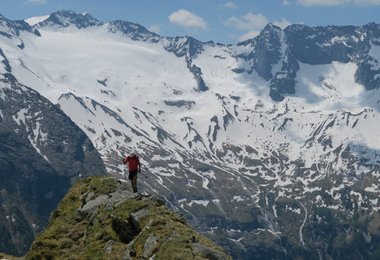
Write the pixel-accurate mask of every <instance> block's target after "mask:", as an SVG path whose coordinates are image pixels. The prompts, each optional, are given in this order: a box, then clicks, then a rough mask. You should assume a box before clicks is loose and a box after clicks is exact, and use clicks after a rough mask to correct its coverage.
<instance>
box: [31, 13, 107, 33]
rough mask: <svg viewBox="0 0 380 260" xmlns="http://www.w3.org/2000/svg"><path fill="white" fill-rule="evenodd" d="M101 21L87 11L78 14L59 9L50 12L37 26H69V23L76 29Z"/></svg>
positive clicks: (94, 24) (95, 24)
mask: <svg viewBox="0 0 380 260" xmlns="http://www.w3.org/2000/svg"><path fill="white" fill-rule="evenodd" d="M101 24H102V23H101V22H100V21H99V20H97V19H95V18H94V17H93V16H92V15H91V14H89V13H82V14H78V13H75V12H74V11H71V10H59V11H57V12H54V13H52V14H51V15H50V16H49V18H47V19H46V20H44V21H42V22H40V23H38V24H37V26H38V27H49V26H59V27H69V26H71V25H73V26H75V27H77V28H78V29H82V28H87V27H91V26H97V25H101Z"/></svg>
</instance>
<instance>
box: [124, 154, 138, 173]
mask: <svg viewBox="0 0 380 260" xmlns="http://www.w3.org/2000/svg"><path fill="white" fill-rule="evenodd" d="M123 163H124V164H128V171H130V172H134V171H140V160H139V157H138V156H137V155H135V154H133V155H128V156H127V157H125V158H124V160H123Z"/></svg>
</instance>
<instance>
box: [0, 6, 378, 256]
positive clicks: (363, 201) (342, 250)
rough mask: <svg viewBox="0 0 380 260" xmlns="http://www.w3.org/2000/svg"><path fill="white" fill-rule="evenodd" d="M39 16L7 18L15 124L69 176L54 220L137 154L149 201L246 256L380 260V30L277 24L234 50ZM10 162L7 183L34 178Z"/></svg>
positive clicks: (6, 122)
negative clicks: (66, 203)
mask: <svg viewBox="0 0 380 260" xmlns="http://www.w3.org/2000/svg"><path fill="white" fill-rule="evenodd" d="M28 21H37V23H35V22H34V23H31V24H32V25H30V24H28V23H26V22H24V21H10V20H8V19H7V18H5V17H2V16H1V17H0V50H1V51H0V56H1V57H0V59H2V60H1V64H0V65H1V66H0V78H1V80H2V84H1V85H0V116H1V120H0V129H3V128H5V129H8V130H7V131H8V132H11V133H12V135H13V133H17V131H18V130H17V129H18V128H20V127H21V128H22V129H23V130H22V131H24V132H23V133H24V134H22V138H21V137H17V138H16V137H15V138H16V139H17V141H18V142H20V147H21V146H25V147H28V150H27V151H25V153H27V154H34V155H35V156H36V157H38V158H39V160H40V161H41V165H44V167H45V168H46V171H47V172H48V173H49V174H52V176H56V179H55V181H56V183H60V181H66V183H67V185H66V186H62V187H61V186H60V188H62V189H59V188H58V187H55V186H54V185H53V187H52V188H51V189H52V190H54V192H57V196H56V197H55V198H56V199H55V200H54V201H51V202H52V204H51V205H50V206H49V207H47V208H46V212H48V211H49V212H50V211H51V209H52V208H53V205H54V203H56V202H57V201H58V198H60V197H61V196H62V195H61V194H62V193H63V190H66V189H67V188H66V187H67V186H68V185H69V183H70V180H73V178H76V177H78V176H79V174H82V175H86V174H104V173H105V172H107V174H109V175H112V176H116V177H122V175H123V173H124V172H125V169H124V168H123V167H124V166H123V165H122V163H121V158H122V157H123V156H124V155H125V154H127V153H128V152H130V151H132V150H134V151H137V152H138V153H139V154H140V156H141V159H142V163H143V173H142V174H141V176H140V177H139V185H140V190H143V191H145V192H149V193H154V194H158V195H159V196H162V198H164V199H165V200H166V203H167V204H168V205H169V206H171V207H172V208H173V209H175V210H178V211H179V212H181V213H183V214H184V216H185V217H186V219H187V220H188V221H189V222H190V223H191V224H192V225H193V226H194V227H195V228H196V229H198V230H200V231H202V232H203V233H204V234H206V235H208V236H209V237H211V238H213V239H214V241H216V242H217V243H219V244H220V245H222V246H223V247H224V248H226V249H227V250H228V251H229V253H230V254H231V255H232V256H233V257H234V259H252V258H260V257H264V256H265V257H271V258H273V259H293V258H297V257H299V258H311V259H316V258H318V259H320V258H322V259H323V258H326V259H327V258H329V257H331V258H334V259H345V258H347V257H350V258H358V259H359V258H369V257H376V256H378V254H379V253H378V252H380V251H379V249H380V244H379V236H380V233H379V228H380V224H379V223H380V222H379V214H378V212H379V209H380V202H379V200H378V196H379V192H380V190H379V176H380V124H379V118H380V114H379V110H380V91H379V88H380V65H379V61H380V25H378V24H375V23H370V24H367V25H363V26H326V27H308V26H305V25H291V26H288V27H287V28H285V29H281V28H279V27H277V26H274V25H272V24H269V25H267V26H266V27H265V28H264V30H263V31H262V32H261V33H260V35H258V36H257V37H256V38H253V39H250V40H248V41H245V42H241V43H238V44H235V45H225V44H220V43H214V42H200V41H198V40H196V39H194V38H192V37H188V36H186V37H162V36H160V35H157V34H155V33H152V32H149V31H148V30H147V29H146V28H144V27H143V26H141V25H138V24H135V23H131V22H126V21H111V22H100V21H98V20H97V19H95V18H94V17H92V16H91V15H90V14H88V13H86V14H77V13H74V12H72V11H58V12H56V13H53V14H51V15H50V16H46V17H44V18H40V19H32V20H28ZM1 93H3V94H1ZM11 93H14V94H11ZM16 93H17V95H19V97H17V100H18V102H19V103H18V105H17V106H15V108H14V109H12V110H9V105H8V104H7V102H9V100H10V99H9V95H16ZM30 93H33V96H36V97H38V98H36V99H35V101H33V102H32V103H30V102H31V101H28V100H29V96H30V95H32V94H30ZM20 100H21V101H22V100H24V101H22V102H21V101H20ZM38 100H43V101H38ZM41 103H46V107H42V106H41V105H38V104H41ZM52 113H53V114H52ZM17 115H18V116H17ZM27 115H30V116H27ZM58 115H59V116H58ZM49 116H50V117H52V118H54V119H57V118H61V119H60V120H61V121H59V122H60V123H58V122H57V123H52V122H53V121H49V120H47V118H50V117H49ZM40 118H44V119H46V123H45V122H44V123H38V122H39V121H38V120H39V119H40ZM27 119H28V120H27ZM26 121H28V122H30V123H29V125H27V124H26V123H25V122H26ZM47 121H49V122H50V123H49V124H50V125H49V126H45V124H47ZM61 126H62V127H61ZM66 126H67V127H66ZM70 127H71V129H72V132H71V136H72V138H73V139H72V141H62V140H64V139H66V138H63V137H62V136H63V135H64V133H63V132H65V131H69V132H70V131H71V130H67V129H68V128H70ZM78 127H79V128H78ZM66 128H67V129H66ZM20 131H21V130H20ZM62 131H63V132H62ZM50 138H52V139H54V138H55V140H56V141H54V142H53V141H50ZM67 138H69V137H67ZM87 138H88V139H87ZM2 140H7V139H1V142H0V145H3V143H4V142H5V141H4V142H3V141H2ZM70 140H71V137H70ZM89 140H91V143H90V142H89ZM55 142H57V143H55ZM66 143H70V144H73V146H71V148H65V145H66ZM84 144H86V145H87V146H86V147H87V148H85V149H84V148H83V149H78V147H83V145H84ZM49 145H52V147H50V148H49V147H47V146H49ZM92 145H93V146H94V148H95V149H93V148H92ZM75 147H76V148H75ZM13 150H15V151H16V152H14V153H15V154H16V155H17V156H16V157H17V158H19V157H20V155H19V154H18V153H19V151H20V149H13ZM2 151H3V150H1V151H0V153H1V152H2ZM52 151H55V152H56V156H57V157H54V156H53V153H52ZM88 152H89V153H90V154H87V153H88ZM98 153H99V154H100V155H98ZM1 156H2V157H1V158H4V159H1V160H0V164H1V170H0V172H1V175H0V177H1V178H3V176H4V180H8V179H9V178H10V177H7V176H8V175H9V174H12V175H15V176H22V173H23V172H22V171H18V170H5V171H4V170H3V169H6V168H4V167H3V165H7V163H8V162H9V161H11V160H13V159H12V153H11V152H5V153H2V154H1ZM23 157H24V156H23ZM29 157H31V156H29ZM53 157H54V158H55V159H53ZM61 157H65V158H64V159H60V160H57V158H61ZM31 158H34V157H31ZM100 158H101V159H100ZM36 160H37V159H36ZM73 160H74V161H75V160H77V161H76V162H74V161H73ZM31 162H34V159H31ZM42 162H43V164H42ZM61 162H62V163H61ZM59 163H61V164H62V165H59ZM103 164H104V166H103ZM57 165H58V166H59V168H60V170H62V171H63V172H66V173H68V172H75V174H74V175H68V176H66V175H65V174H56V173H55V172H54V169H55V168H56V167H58V166H57ZM67 165H73V167H74V166H75V167H77V168H75V169H76V170H75V171H73V169H72V168H71V167H67ZM41 167H42V166H41ZM103 167H105V168H103ZM28 168H29V166H28ZM95 169H96V170H95ZM39 172H41V171H40V170H37V171H36V173H35V174H31V176H39ZM7 174H8V175H7ZM49 176H50V175H49ZM58 176H59V177H61V176H66V177H67V178H66V177H65V178H66V179H64V180H60V179H59V177H58ZM54 178H55V177H54ZM1 183H3V182H1ZM19 183H22V181H19ZM49 183H50V181H49ZM1 185H2V184H1ZM26 186H28V185H26ZM40 186H41V185H40ZM40 186H39V187H40ZM7 187H8V186H7V185H4V187H2V189H3V190H4V189H7ZM44 192H45V191H44ZM36 201H40V200H39V199H37V200H36ZM49 201H50V200H49ZM33 212H36V211H33ZM7 216H8V218H7ZM12 216H13V215H12V214H11V213H7V214H2V213H0V219H1V220H0V223H9V221H8V222H7V219H10V218H11V217H12ZM45 216H46V214H45ZM26 219H27V220H26V221H25V223H26V224H25V227H27V228H28V230H32V228H31V225H32V223H33V222H31V221H30V220H29V219H28V218H26ZM10 226H12V225H10ZM29 233H30V232H29ZM31 239H32V237H29V240H28V241H27V242H25V243H24V244H25V245H26V244H27V243H29V242H30V241H31ZM5 241H10V240H9V237H8V239H6V240H5ZM19 244H20V243H19ZM0 245H1V243H0ZM13 245H15V243H13ZM4 250H6V247H2V248H0V251H4ZM17 250H18V251H16V249H13V250H10V253H12V252H13V253H14V252H17V253H21V252H25V248H24V249H22V250H21V249H20V250H19V249H17Z"/></svg>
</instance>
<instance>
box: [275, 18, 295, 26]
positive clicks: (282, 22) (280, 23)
mask: <svg viewBox="0 0 380 260" xmlns="http://www.w3.org/2000/svg"><path fill="white" fill-rule="evenodd" d="M273 24H274V25H277V26H278V27H280V28H281V29H285V28H286V27H288V26H289V25H291V24H292V23H291V22H289V21H288V20H286V19H285V18H282V20H281V21H274V22H273Z"/></svg>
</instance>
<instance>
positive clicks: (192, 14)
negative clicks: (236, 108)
mask: <svg viewBox="0 0 380 260" xmlns="http://www.w3.org/2000/svg"><path fill="white" fill-rule="evenodd" d="M62 9H64V10H73V11H76V12H78V13H82V12H89V13H90V14H92V15H93V16H94V17H95V18H97V19H98V20H101V21H104V22H107V21H111V20H117V19H119V20H125V21H130V22H135V23H139V24H141V25H143V26H145V27H146V28H148V29H149V30H151V31H154V32H156V33H158V34H160V35H162V36H183V35H190V36H193V37H195V38H197V39H198V40H201V41H209V40H213V41H215V42H221V43H237V42H240V41H243V40H245V39H247V38H252V37H253V36H255V35H257V34H258V33H259V32H260V30H262V29H263V28H264V27H265V25H266V24H267V23H269V22H271V23H274V24H277V25H279V26H282V27H285V26H287V25H289V24H294V23H303V24H306V25H309V26H317V25H363V24H366V23H369V22H376V23H380V0H225V1H223V0H1V7H0V14H2V15H4V16H5V17H7V18H8V19H11V20H20V19H27V18H30V17H34V16H42V15H47V14H50V13H52V12H55V11H57V10H62Z"/></svg>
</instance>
